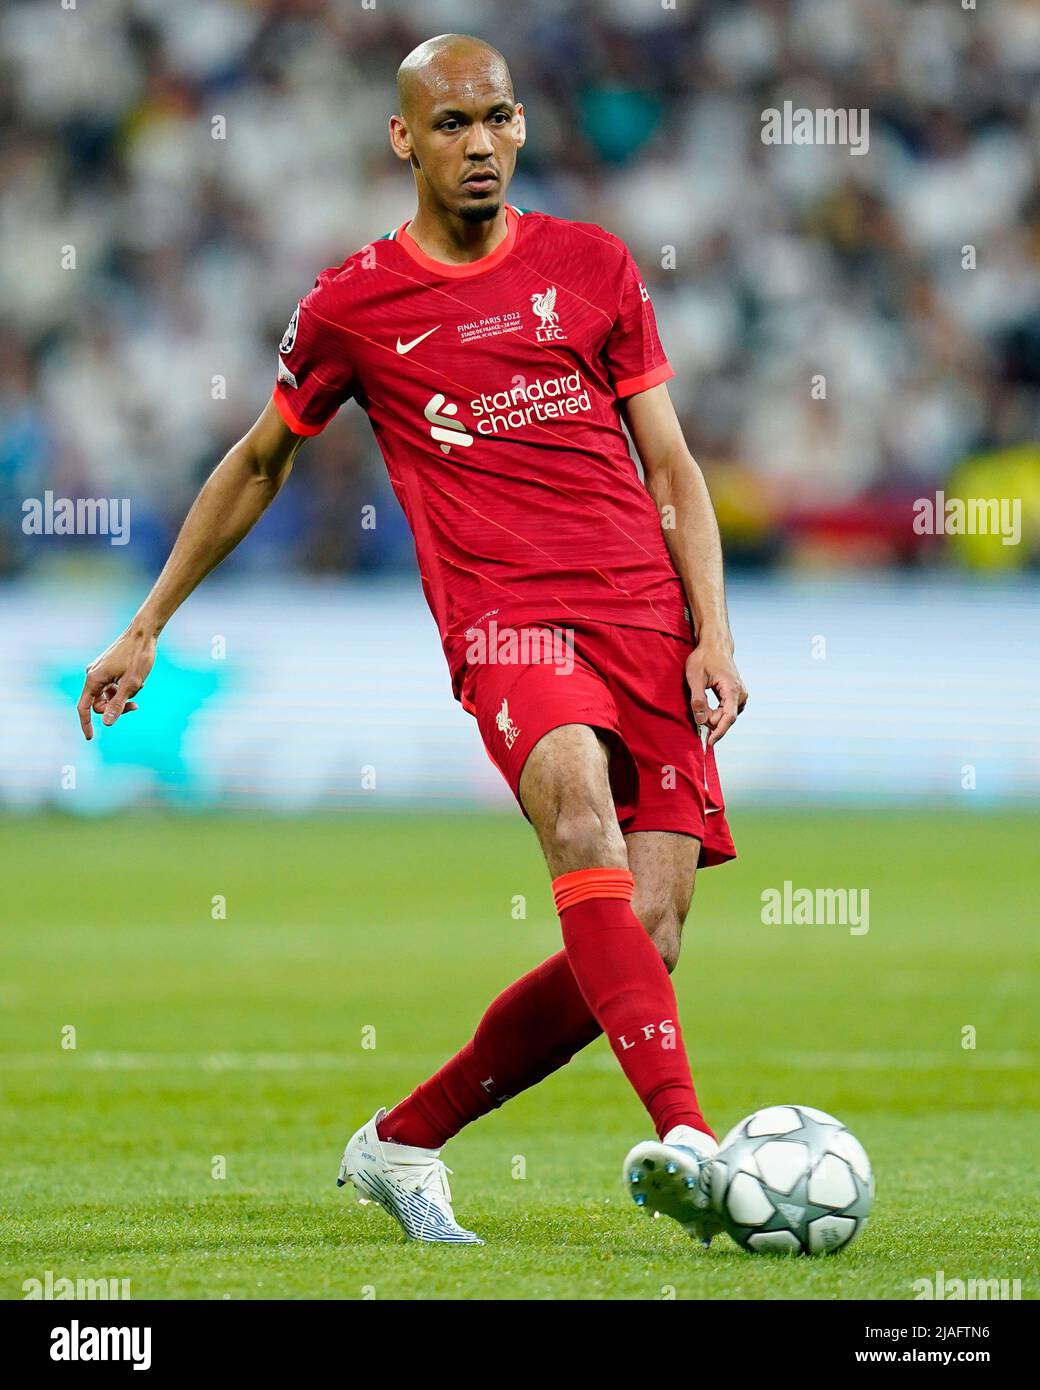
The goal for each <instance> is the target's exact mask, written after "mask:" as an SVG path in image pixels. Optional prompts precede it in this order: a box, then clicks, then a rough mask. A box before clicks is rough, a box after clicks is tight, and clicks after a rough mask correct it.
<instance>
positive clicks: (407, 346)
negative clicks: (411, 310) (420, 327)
mask: <svg viewBox="0 0 1040 1390" xmlns="http://www.w3.org/2000/svg"><path fill="white" fill-rule="evenodd" d="M438 328H440V324H439V323H438V324H437V325H436V326H435V327H433V328H428V329H427V330H426V332H425V333H420V334H419V336H418V338H413V339H412V341H411V342H410V343H402V342H401V340H400V338H398V340H397V351H398V352H399V353H400V354H401V356H402V357H403V356H404V355H405V353H406V352H411V350H412V348H413V347H418V346H419V344H420V343H421V342H422V340H423V339H424V338H428V337H429V336H430V334H431V333H436V332H437V329H438Z"/></svg>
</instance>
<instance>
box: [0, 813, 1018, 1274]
mask: <svg viewBox="0 0 1040 1390" xmlns="http://www.w3.org/2000/svg"><path fill="white" fill-rule="evenodd" d="M1037 829H1038V825H1037V821H1036V819H1035V818H1034V819H1029V818H1027V817H1024V816H1013V815H1004V814H1002V815H992V816H983V817H979V816H975V817H972V818H968V817H967V816H964V815H956V814H952V813H950V814H940V813H934V814H921V815H892V814H877V815H863V814H856V815H851V814H849V815H846V814H839V813H833V814H827V815H821V814H785V815H779V814H777V815H745V814H741V815H738V816H737V817H736V823H735V833H736V834H737V836H738V847H739V849H740V851H741V858H740V859H739V860H738V861H737V862H736V864H733V865H730V866H728V867H725V868H719V869H712V870H710V871H708V872H707V873H704V874H702V875H701V876H700V880H699V882H698V886H697V893H696V898H695V903H694V909H693V912H692V914H691V919H690V921H689V923H688V925H687V931H686V937H687V941H686V947H685V951H684V959H683V961H682V963H681V964H680V967H679V970H678V972H677V975H676V984H677V987H678V991H679V997H680V1005H681V1010H682V1017H683V1022H684V1030H685V1034H686V1039H687V1043H688V1046H689V1048H690V1052H691V1057H692V1059H693V1063H694V1070H695V1076H696V1079H697V1083H698V1089H699V1092H700V1096H701V1099H702V1102H703V1104H704V1108H705V1112H706V1114H707V1115H708V1117H709V1119H710V1120H711V1121H712V1122H713V1124H714V1126H715V1128H716V1129H717V1130H718V1131H720V1133H721V1132H722V1131H724V1130H726V1129H728V1128H729V1127H730V1125H732V1124H733V1123H735V1122H736V1121H737V1120H738V1119H740V1118H741V1117H742V1116H743V1115H744V1114H746V1113H747V1112H748V1111H750V1110H752V1109H755V1108H756V1107H758V1106H760V1105H763V1104H769V1103H775V1102H782V1101H796V1102H798V1101H801V1102H804V1103H806V1104H810V1105H815V1106H819V1107H821V1108H822V1109H825V1110H829V1111H832V1112H834V1113H836V1114H837V1115H839V1116H840V1117H841V1118H842V1119H843V1120H844V1121H845V1123H846V1124H848V1125H849V1127H850V1128H851V1129H852V1130H853V1131H854V1133H855V1134H856V1135H857V1136H858V1137H859V1138H860V1139H861V1140H862V1141H863V1143H864V1144H865V1145H866V1148H867V1150H868V1152H869V1153H870V1155H871V1158H872V1160H873V1163H874V1168H875V1173H876V1176H877V1183H878V1195H877V1201H876V1205H875V1212H874V1216H873V1217H872V1219H871V1221H870V1222H869V1223H868V1225H867V1228H866V1231H865V1232H864V1234H863V1235H862V1236H861V1237H860V1239H859V1241H858V1242H857V1243H856V1244H855V1245H854V1246H853V1247H851V1248H850V1249H849V1250H847V1251H845V1252H843V1253H841V1254H839V1255H837V1256H834V1257H830V1258H821V1259H815V1260H808V1259H791V1258H787V1259H777V1258H769V1257H764V1258H763V1257H760V1258H754V1257H751V1256H748V1255H746V1254H744V1253H743V1252H741V1251H740V1250H738V1249H737V1247H736V1246H735V1245H733V1244H732V1243H731V1242H730V1241H729V1240H728V1239H727V1238H726V1237H719V1238H718V1239H717V1240H716V1241H715V1243H714V1244H713V1246H712V1248H711V1249H710V1250H709V1251H703V1250H701V1249H700V1248H699V1247H696V1246H694V1245H693V1244H692V1243H691V1242H690V1241H688V1240H687V1239H686V1238H685V1237H684V1236H683V1235H682V1234H681V1232H680V1231H679V1230H678V1229H677V1228H676V1227H674V1226H672V1225H671V1223H669V1222H666V1221H663V1220H659V1221H654V1220H651V1219H648V1218H647V1217H646V1216H645V1215H643V1214H641V1213H639V1212H637V1211H636V1209H635V1208H634V1207H632V1206H631V1205H630V1203H629V1200H628V1198H627V1197H626V1195H625V1193H624V1191H623V1189H622V1187H621V1184H620V1180H619V1179H620V1166H621V1160H622V1158H623V1157H624V1154H625V1152H626V1150H627V1148H628V1147H629V1146H630V1145H631V1144H632V1143H634V1142H635V1141H636V1140H638V1139H640V1138H643V1137H649V1127H648V1124H647V1121H646V1117H645V1115H644V1113H643V1111H642V1108H641V1106H640V1105H639V1103H638V1101H637V1100H636V1099H635V1097H634V1096H633V1095H632V1094H631V1093H630V1091H629V1089H628V1087H627V1084H626V1083H625V1081H624V1078H623V1077H622V1075H621V1073H620V1070H619V1069H618V1067H617V1065H616V1063H615V1061H614V1059H613V1057H612V1055H611V1053H610V1051H609V1049H608V1048H607V1046H606V1044H605V1043H604V1041H603V1040H602V1039H600V1040H599V1041H598V1042H597V1043H595V1044H594V1045H593V1046H592V1047H591V1048H589V1049H588V1050H587V1051H586V1052H585V1053H583V1054H581V1055H580V1056H579V1057H578V1058H576V1059H575V1060H574V1062H572V1063H571V1065H570V1066H569V1067H567V1068H565V1069H564V1070H563V1071H562V1072H560V1073H558V1074H557V1075H556V1076H554V1077H552V1078H550V1079H549V1080H548V1081H547V1082H545V1083H543V1085H541V1086H539V1087H537V1088H536V1089H534V1090H532V1091H529V1092H527V1093H526V1094H525V1095H522V1096H519V1097H517V1098H516V1099H515V1100H513V1101H511V1102H510V1103H509V1104H508V1105H506V1106H505V1107H504V1108H503V1109H502V1110H499V1111H497V1112H495V1113H494V1114H492V1115H490V1116H488V1117H487V1118H486V1119H484V1120H481V1121H480V1122H479V1123H478V1124H476V1125H474V1126H472V1127H471V1128H470V1129H469V1130H467V1131H465V1132H464V1133H463V1134H462V1135H460V1136H459V1137H458V1138H457V1139H456V1140H455V1141H453V1143H452V1144H451V1146H450V1148H449V1149H448V1150H447V1151H446V1158H447V1160H448V1162H449V1163H450V1165H451V1166H452V1168H453V1170H454V1177H453V1180H452V1181H453V1185H454V1196H455V1202H456V1210H457V1212H458V1214H459V1216H460V1218H461V1220H462V1221H463V1222H464V1223H465V1224H466V1225H469V1226H471V1227H473V1228H474V1229H475V1230H477V1231H479V1232H480V1233H482V1234H483V1235H484V1236H485V1238H486V1240H487V1242H488V1243H487V1245H486V1246H485V1247H484V1248H479V1249H478V1248H455V1247H448V1248H446V1247H435V1246H416V1245H413V1244H406V1243H405V1241H404V1238H403V1236H402V1235H401V1233H400V1231H399V1229H398V1228H397V1226H396V1225H395V1224H394V1223H392V1222H391V1221H390V1220H389V1219H388V1218H387V1217H386V1216H385V1215H383V1213H382V1212H380V1211H379V1210H378V1209H377V1208H375V1207H360V1206H358V1205H357V1204H356V1203H355V1201H354V1200H353V1198H352V1196H350V1195H348V1192H349V1189H343V1191H338V1190H337V1189H336V1187H335V1183H334V1180H335V1177H336V1171H337V1166H338V1162H339V1156H340V1153H341V1150H342V1147H343V1143H344V1140H345V1139H346V1137H347V1135H348V1134H349V1133H351V1132H352V1131H353V1129H354V1128H355V1127H356V1126H357V1125H358V1124H359V1123H360V1122H361V1121H362V1120H364V1119H367V1118H368V1117H369V1116H370V1115H371V1113H372V1112H373V1111H374V1110H375V1108H376V1107H377V1106H378V1105H380V1104H385V1105H391V1104H393V1102H394V1101H395V1100H397V1099H398V1098H399V1097H400V1096H401V1095H402V1094H404V1093H405V1092H406V1091H407V1090H409V1089H410V1088H411V1087H412V1086H413V1085H414V1084H415V1083H416V1082H417V1081H418V1080H420V1079H422V1078H423V1077H424V1076H425V1075H426V1074H428V1073H429V1071H431V1070H432V1069H433V1068H434V1067H436V1066H437V1065H438V1064H439V1063H440V1062H441V1061H442V1060H443V1059H444V1058H445V1057H447V1056H448V1055H450V1053H451V1052H453V1051H454V1050H455V1049H456V1047H457V1046H458V1045H459V1044H460V1043H462V1042H463V1041H464V1040H465V1038H466V1037H468V1036H469V1034H470V1033H471V1031H472V1028H473V1026H474V1024H475V1023H476V1021H477V1019H478V1017H479V1015H480V1013H481V1011H482V1007H483V1005H484V1004H485V1002H486V1001H487V1000H488V999H489V998H490V997H491V996H492V995H493V993H495V992H496V991H497V990H498V989H500V988H501V987H502V986H503V985H505V984H506V983H507V982H508V981H509V980H511V979H512V978H514V977H515V976H516V975H517V974H519V973H520V972H521V971H523V970H525V969H527V968H528V967H529V966H530V965H532V964H534V963H535V962H536V961H538V960H540V959H542V958H543V957H544V956H545V955H547V954H549V953H550V952H552V951H554V950H556V949H557V946H558V924H557V922H556V920H555V917H554V915H553V911H552V900H551V895H550V891H549V884H548V880H547V877H546V874H545V871H544V869H543V867H542V864H541V860H540V858H539V856H538V852H537V848H536V846H535V843H534V839H533V836H532V835H531V833H530V831H529V830H528V829H527V828H525V827H524V826H523V825H522V824H521V823H520V821H519V820H518V819H516V818H511V817H506V818H502V819H499V818H497V817H496V818H491V819H488V818H483V819H481V818H477V817H457V816H441V817H436V818H434V817H425V816H414V817H411V816H408V817H405V816H400V817H392V818H391V817H387V818H383V819H380V818H370V817H367V816H366V817H361V816H353V817H342V818H313V819H299V820H272V819H241V818H235V819H211V818H202V817H198V818H184V819H167V818H149V817H142V816H134V817H120V818H119V819H118V820H111V821H104V822H76V821H68V820H63V819H56V818H47V819H29V820H8V821H5V822H3V823H2V824H0V836H2V839H3V842H4V844H5V847H6V854H5V859H6V867H5V870H4V887H3V893H4V898H5V903H4V909H3V918H4V921H3V927H2V951H3V967H2V974H0V1074H2V1085H3V1096H2V1113H0V1132H2V1135H3V1150H4V1155H3V1168H2V1178H0V1181H2V1190H0V1197H2V1220H0V1295H2V1296H3V1297H6V1298H21V1297H23V1296H24V1295H23V1288H22V1285H23V1281H24V1280H27V1279H31V1278H39V1279H42V1278H43V1277H44V1275H45V1272H46V1271H47V1270H50V1271H52V1272H53V1275H54V1277H55V1278H71V1279H76V1278H77V1277H90V1278H99V1277H110V1278H120V1279H122V1278H129V1279H130V1286H131V1294H132V1297H134V1298H137V1299H142V1298H205V1299H219V1298H297V1297H298V1298H312V1297H329V1298H347V1299H359V1298H366V1297H376V1298H379V1299H386V1298H409V1299H410V1298H538V1299H542V1298H558V1299H569V1298H583V1299H584V1298H626V1299H640V1298H642V1299H661V1298H672V1297H674V1298H680V1299H686V1298H742V1297H743V1298H843V1299H847V1298H863V1297H879V1298H892V1299H908V1298H912V1297H913V1296H914V1289H913V1283H914V1281H915V1280H918V1279H921V1278H934V1277H935V1274H936V1271H938V1270H943V1271H944V1274H945V1278H946V1279H947V1280H950V1279H953V1278H965V1279H967V1278H998V1279H1002V1278H1007V1279H1015V1278H1019V1279H1021V1280H1022V1282H1023V1296H1024V1297H1026V1298H1029V1297H1034V1298H1035V1297H1036V1296H1037V1289H1038V1273H1037V1250H1038V1248H1040V1220H1038V1215H1037V1203H1036V1159H1037V1138H1038V1134H1040V1123H1038V1109H1040V1105H1038V1102H1040V1084H1038V1079H1037V1075H1038V1073H1037V1062H1038V1060H1040V1058H1038V1050H1037V1039H1036V1016H1037V1015H1036V1000H1037V995H1038V973H1040V972H1038V957H1040V946H1038V942H1037V936H1036V898H1035V882H1032V881H1031V877H1032V875H1031V868H1030V866H1031V865H1032V864H1033V863H1034V862H1035V844H1036V838H1037ZM785 879H790V880H792V881H793V882H794V884H795V886H796V887H797V886H810V887H817V886H828V887H856V888H868V889H869V890H870V919H869V925H870V929H869V932H867V933H866V934H863V935H858V936H857V935H852V934H850V933H849V931H848V930H847V928H842V927H840V926H793V925H792V926H765V925H763V923H762V921H761V920H760V913H761V894H762V892H763V890H764V889H766V888H770V887H772V888H778V889H782V886H783V883H784V881H785ZM518 896H520V897H522V898H523V899H524V901H525V904H526V916H525V917H518V916H516V915H514V914H515V912H516V911H517V910H518V909H517V908H516V907H515V900H516V899H517V897H518ZM221 902H223V903H224V904H225V906H226V915H225V916H223V917H222V916H221ZM214 904H216V906H214ZM70 1027H71V1028H73V1029H75V1047H74V1048H72V1047H68V1046H63V1045H62V1044H63V1039H64V1040H65V1041H66V1042H68V1041H71V1039H72V1035H71V1034H70V1033H69V1032H68V1031H63V1030H68V1029H69V1028H70ZM967 1029H973V1030H975V1031H974V1044H975V1045H974V1047H966V1046H965V1045H964V1043H965V1042H966V1041H969V1042H970V1041H972V1037H973V1035H972V1034H971V1033H970V1032H965V1030H967ZM222 1172H223V1173H224V1174H225V1176H220V1174H221V1173H222Z"/></svg>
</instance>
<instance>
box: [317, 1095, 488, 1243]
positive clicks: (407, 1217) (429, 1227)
mask: <svg viewBox="0 0 1040 1390" xmlns="http://www.w3.org/2000/svg"><path fill="white" fill-rule="evenodd" d="M385 1114H386V1111H385V1110H377V1111H376V1113H375V1114H374V1115H373V1116H372V1118H371V1119H370V1120H369V1122H368V1124H367V1125H362V1127H361V1128H360V1129H359V1130H358V1132H357V1133H356V1134H355V1135H354V1137H353V1139H351V1140H350V1142H349V1143H348V1144H347V1147H346V1148H345V1149H344V1150H343V1162H342V1163H341V1164H340V1166H339V1177H338V1178H337V1179H336V1184H337V1186H338V1187H343V1186H344V1185H345V1184H346V1183H347V1181H348V1179H349V1181H351V1182H352V1183H353V1184H354V1186H355V1187H356V1188H357V1190H358V1193H359V1195H360V1198H361V1200H362V1201H371V1202H377V1203H378V1204H379V1206H381V1207H382V1208H383V1210H384V1211H386V1212H389V1214H390V1215H391V1216H392V1217H393V1218H394V1220H395V1221H398V1222H400V1225H401V1228H402V1229H403V1231H404V1233H405V1235H406V1236H408V1237H409V1238H410V1239H411V1240H428V1241H439V1242H442V1243H444V1244H446V1245H483V1244H484V1242H483V1241H482V1240H481V1239H480V1237H479V1236H476V1235H474V1234H473V1232H472V1231H466V1230H463V1228H462V1227H461V1226H460V1225H459V1223H458V1222H457V1221H456V1220H455V1213H454V1212H453V1211H452V1209H451V1190H450V1189H449V1187H448V1179H447V1174H448V1173H450V1172H451V1169H450V1168H446V1167H445V1166H444V1164H443V1163H442V1162H441V1160H440V1158H439V1157H438V1155H439V1154H440V1149H414V1148H411V1147H409V1146H408V1145H407V1144H390V1143H386V1144H384V1143H383V1141H382V1140H381V1139H380V1138H379V1135H378V1133H377V1132H376V1126H377V1125H378V1124H379V1121H380V1120H381V1119H382V1118H383V1116H384V1115H385Z"/></svg>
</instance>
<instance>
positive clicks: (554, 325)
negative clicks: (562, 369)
mask: <svg viewBox="0 0 1040 1390" xmlns="http://www.w3.org/2000/svg"><path fill="white" fill-rule="evenodd" d="M531 308H532V309H533V310H534V312H535V313H536V314H537V315H538V317H539V318H540V319H541V323H540V324H539V325H538V327H537V328H536V329H535V331H534V336H535V337H536V338H537V339H538V341H539V342H540V343H551V342H554V341H557V340H559V339H560V338H562V337H564V336H565V335H564V332H563V329H562V328H561V327H560V326H559V325H560V316H559V314H558V313H557V312H556V286H555V285H551V286H550V287H549V289H547V290H543V291H542V293H541V294H533V295H532V296H531Z"/></svg>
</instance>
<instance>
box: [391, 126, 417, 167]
mask: <svg viewBox="0 0 1040 1390" xmlns="http://www.w3.org/2000/svg"><path fill="white" fill-rule="evenodd" d="M389 132H390V148H391V149H392V150H393V152H394V154H395V155H397V158H398V159H411V157H412V137H411V136H410V135H409V134H408V127H407V126H406V125H405V123H404V117H403V116H391V117H390V122H389Z"/></svg>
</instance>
